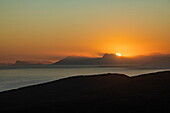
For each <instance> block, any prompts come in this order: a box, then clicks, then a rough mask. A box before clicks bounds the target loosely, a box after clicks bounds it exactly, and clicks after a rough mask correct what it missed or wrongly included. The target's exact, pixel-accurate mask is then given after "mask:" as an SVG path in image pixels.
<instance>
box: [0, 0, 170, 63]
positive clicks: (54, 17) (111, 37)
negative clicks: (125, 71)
mask: <svg viewBox="0 0 170 113" xmlns="http://www.w3.org/2000/svg"><path fill="white" fill-rule="evenodd" d="M169 42H170V1H169V0H0V63H2V62H14V61H15V60H50V61H55V60H58V59H61V58H63V57H66V56H71V55H74V56H88V57H97V56H100V55H101V54H103V53H121V54H122V55H124V56H136V55H149V54H153V53H161V54H170V46H169Z"/></svg>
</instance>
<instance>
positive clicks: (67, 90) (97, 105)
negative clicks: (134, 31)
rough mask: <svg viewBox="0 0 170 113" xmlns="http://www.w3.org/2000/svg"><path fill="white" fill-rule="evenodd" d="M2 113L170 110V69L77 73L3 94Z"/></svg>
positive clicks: (1, 99)
mask: <svg viewBox="0 0 170 113" xmlns="http://www.w3.org/2000/svg"><path fill="white" fill-rule="evenodd" d="M0 106H1V109H0V111H1V112H17V113H19V112H22V113H33V112H47V113H95V112H98V113H99V112H101V113H107V112H108V113H111V112H115V113H117V112H134V113H139V112H145V113H146V112H156V111H157V112H161V113H163V112H167V111H169V112H170V72H169V71H165V72H158V73H151V74H145V75H139V76H136V77H128V76H126V75H122V74H101V75H93V76H76V77H70V78H65V79H61V80H57V81H53V82H49V83H45V84H40V85H34V86H29V87H25V88H20V89H16V90H11V91H6V92H1V93H0Z"/></svg>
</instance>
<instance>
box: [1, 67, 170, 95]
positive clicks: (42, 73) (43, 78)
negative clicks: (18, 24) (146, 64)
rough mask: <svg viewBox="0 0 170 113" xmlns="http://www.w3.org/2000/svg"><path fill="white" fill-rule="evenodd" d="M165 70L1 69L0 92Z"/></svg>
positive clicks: (113, 68)
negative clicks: (75, 79) (89, 77)
mask: <svg viewBox="0 0 170 113" xmlns="http://www.w3.org/2000/svg"><path fill="white" fill-rule="evenodd" d="M165 70H168V69H135V68H129V67H99V66H39V67H37V66H33V67H31V66H29V67H21V66H19V67H5V68H4V67H3V68H2V67H1V68H0V92H2V91H7V90H11V89H17V88H21V87H25V86H30V85H35V84H40V83H45V82H50V81H54V80H58V79H62V78H66V77H71V76H78V75H94V74H103V73H120V74H126V75H128V76H130V77H132V76H137V75H140V74H145V73H152V72H157V71H165Z"/></svg>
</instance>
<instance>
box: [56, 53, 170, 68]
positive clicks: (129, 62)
mask: <svg viewBox="0 0 170 113" xmlns="http://www.w3.org/2000/svg"><path fill="white" fill-rule="evenodd" d="M54 65H106V66H108V65H109V66H138V67H144V68H151V67H152V68H170V56H169V55H165V56H163V55H162V56H141V57H136V58H130V57H129V58H128V57H119V56H117V55H115V54H104V55H103V56H102V57H99V58H89V57H77V56H69V57H66V58H64V59H62V60H60V61H58V62H56V63H54Z"/></svg>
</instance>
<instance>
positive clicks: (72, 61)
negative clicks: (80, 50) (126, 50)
mask: <svg viewBox="0 0 170 113" xmlns="http://www.w3.org/2000/svg"><path fill="white" fill-rule="evenodd" d="M117 59H118V57H117V56H116V55H115V54H104V55H103V56H102V57H99V58H89V57H77V56H69V57H66V58H64V59H62V60H60V61H58V62H56V63H54V64H57V65H106V64H112V65H116V63H117Z"/></svg>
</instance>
